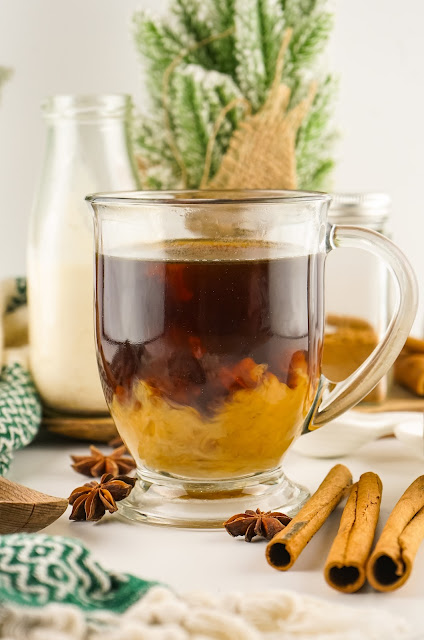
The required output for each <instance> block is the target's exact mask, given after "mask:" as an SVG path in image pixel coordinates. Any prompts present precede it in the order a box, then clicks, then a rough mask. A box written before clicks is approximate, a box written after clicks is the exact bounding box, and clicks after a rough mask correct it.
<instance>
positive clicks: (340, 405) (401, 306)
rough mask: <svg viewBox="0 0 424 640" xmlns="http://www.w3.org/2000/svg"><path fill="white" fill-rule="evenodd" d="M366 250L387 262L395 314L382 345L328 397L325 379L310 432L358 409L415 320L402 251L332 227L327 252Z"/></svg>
mask: <svg viewBox="0 0 424 640" xmlns="http://www.w3.org/2000/svg"><path fill="white" fill-rule="evenodd" d="M344 247H349V248H354V249H365V250H366V251H369V252H370V253H373V254H374V255H376V256H379V257H380V258H382V259H383V260H384V262H385V263H386V265H387V266H388V268H389V270H390V272H391V275H392V278H393V280H394V281H395V283H396V294H397V295H396V303H395V310H394V313H393V316H392V319H391V321H390V324H389V326H388V328H387V331H386V333H385V334H384V336H383V337H382V339H381V341H380V342H379V344H378V345H377V346H376V347H375V349H374V351H373V352H372V353H371V354H370V355H369V356H368V358H367V359H366V360H365V362H363V363H362V364H361V366H360V367H358V369H356V370H355V371H354V372H353V373H352V374H351V375H350V376H349V377H347V378H346V379H345V380H342V381H341V382H337V383H336V384H335V385H334V388H333V389H332V390H331V391H330V392H328V393H327V389H328V385H329V384H330V381H329V380H327V379H326V378H325V377H324V376H322V379H323V383H324V384H323V389H324V391H323V394H322V399H321V402H320V403H319V406H318V410H317V411H316V413H315V416H314V417H313V420H312V425H311V426H310V429H313V428H314V427H319V426H321V425H323V424H325V423H326V422H329V421H330V420H333V419H334V418H337V416H339V415H340V414H342V413H344V412H345V411H346V410H347V409H350V408H351V407H353V406H354V405H356V404H357V403H358V402H359V401H360V400H362V398H364V397H365V396H366V395H368V393H369V392H370V391H372V389H373V388H374V387H375V386H376V385H377V383H378V382H379V381H380V380H381V378H382V377H383V376H384V374H385V373H387V371H388V370H389V368H390V367H391V366H392V364H393V363H394V361H395V360H396V358H397V356H398V354H399V352H400V351H401V349H402V347H403V345H404V344H405V341H406V339H407V337H408V335H409V332H410V330H411V327H412V324H413V322H414V319H415V314H416V309H417V301H418V287H417V281H416V277H415V274H414V272H413V270H412V267H411V265H410V264H409V262H408V260H407V259H406V257H405V256H404V254H403V253H402V251H401V250H400V249H399V248H398V247H397V246H396V245H395V244H394V243H393V242H391V240H389V239H388V238H386V237H385V236H383V235H381V234H380V233H377V232H376V231H372V230H370V229H365V228H363V227H355V226H351V225H330V226H329V228H328V232H327V248H328V251H331V250H333V249H338V248H344Z"/></svg>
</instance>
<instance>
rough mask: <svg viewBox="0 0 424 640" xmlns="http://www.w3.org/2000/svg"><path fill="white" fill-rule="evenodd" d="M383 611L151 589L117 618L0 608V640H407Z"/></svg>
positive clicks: (269, 596)
mask: <svg viewBox="0 0 424 640" xmlns="http://www.w3.org/2000/svg"><path fill="white" fill-rule="evenodd" d="M412 637H414V638H415V637H416V638H419V637H420V636H419V635H417V636H414V634H413V632H412V630H411V629H410V628H409V626H408V624H407V623H406V622H405V621H404V620H402V619H399V618H397V617H395V616H393V615H392V614H390V613H389V612H388V611H387V609H383V608H381V609H379V610H376V609H358V608H356V607H347V606H342V605H338V604H334V603H330V602H326V601H324V600H319V599H317V598H313V597H310V596H304V595H299V594H296V593H293V592H288V591H268V592H265V593H263V592H262V593H257V594H254V593H253V594H241V593H225V594H223V595H221V596H213V595H211V594H207V593H204V592H203V593H193V594H186V595H184V596H178V595H176V594H174V593H173V592H172V591H170V590H169V589H166V588H164V587H154V588H152V589H151V590H150V591H149V592H148V593H147V595H145V596H144V597H143V598H142V599H141V600H139V601H138V602H137V603H136V604H135V605H133V606H132V607H131V608H130V609H128V611H127V612H126V613H124V614H123V615H116V614H109V613H105V612H101V613H95V614H91V615H90V616H89V619H88V620H87V618H86V617H85V616H84V614H83V613H82V612H81V611H80V609H78V608H76V607H73V606H70V605H59V604H50V605H48V606H46V607H44V608H42V609H22V608H18V607H10V606H9V605H8V606H5V607H2V608H1V609H0V638H2V639H3V640H410V638H412Z"/></svg>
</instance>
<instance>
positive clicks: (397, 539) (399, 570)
mask: <svg viewBox="0 0 424 640" xmlns="http://www.w3.org/2000/svg"><path fill="white" fill-rule="evenodd" d="M423 538H424V476H420V477H419V478H417V479H416V480H415V481H414V482H413V483H412V484H411V485H410V486H409V487H408V489H407V490H406V491H405V493H404V494H403V496H402V497H401V498H400V500H399V502H398V503H397V504H396V506H395V508H394V509H393V511H392V513H391V514H390V516H389V519H388V520H387V522H386V525H385V527H384V529H383V531H382V533H381V536H380V539H379V540H378V542H377V545H376V547H375V549H374V551H373V553H372V554H371V557H370V559H369V561H368V565H367V578H368V581H369V583H370V584H371V586H373V587H374V589H377V590H378V591H393V590H394V589H398V588H399V587H401V586H402V585H403V584H405V582H406V581H407V580H408V578H409V576H410V575H411V571H412V566H413V563H414V558H415V556H416V553H417V551H418V548H419V546H420V544H421V542H422V540H423Z"/></svg>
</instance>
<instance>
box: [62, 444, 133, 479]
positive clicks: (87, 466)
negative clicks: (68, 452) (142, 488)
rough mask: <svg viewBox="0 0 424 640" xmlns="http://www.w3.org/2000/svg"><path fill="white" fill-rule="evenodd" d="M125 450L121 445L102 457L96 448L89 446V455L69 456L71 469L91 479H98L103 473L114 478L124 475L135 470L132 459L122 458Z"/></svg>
mask: <svg viewBox="0 0 424 640" xmlns="http://www.w3.org/2000/svg"><path fill="white" fill-rule="evenodd" d="M126 450H127V449H126V446H125V445H122V446H121V447H118V448H117V449H115V451H112V453H108V454H106V455H104V454H103V453H102V452H101V451H99V449H97V447H95V446H94V445H91V446H90V452H91V455H89V456H71V458H72V460H73V461H74V464H73V465H72V468H73V469H75V471H78V473H82V474H83V475H84V476H93V478H96V477H99V476H101V475H102V474H103V473H111V474H112V475H114V476H117V475H119V474H124V475H125V474H127V473H129V472H130V471H131V470H132V469H135V462H134V459H133V458H131V457H130V456H124V453H125V452H126Z"/></svg>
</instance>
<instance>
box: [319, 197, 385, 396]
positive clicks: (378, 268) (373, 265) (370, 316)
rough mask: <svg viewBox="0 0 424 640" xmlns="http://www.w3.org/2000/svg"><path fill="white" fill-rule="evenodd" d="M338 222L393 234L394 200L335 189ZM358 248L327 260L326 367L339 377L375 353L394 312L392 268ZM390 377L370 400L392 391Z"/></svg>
mask: <svg viewBox="0 0 424 640" xmlns="http://www.w3.org/2000/svg"><path fill="white" fill-rule="evenodd" d="M332 197H333V201H332V204H331V208H330V211H329V216H328V218H329V222H330V223H332V224H343V225H360V226H362V227H367V228H368V229H372V230H373V231H378V232H379V233H382V234H383V235H386V236H387V235H389V229H388V225H389V216H390V209H391V200H390V197H389V196H388V195H387V194H384V193H363V194H360V193H340V194H333V195H332ZM361 253H362V256H361V259H360V260H358V250H357V249H345V250H344V251H337V252H332V253H331V254H330V255H329V256H328V260H327V265H326V277H327V288H326V298H325V304H326V330H325V338H324V353H323V372H324V374H325V375H326V376H327V377H328V378H329V379H330V380H333V381H334V382H339V381H340V380H343V379H344V378H345V377H346V376H347V375H350V374H351V373H352V372H353V371H354V370H355V369H357V367H358V366H359V365H360V364H361V363H362V362H363V361H364V360H365V359H366V358H367V357H368V356H369V355H370V353H371V352H372V351H373V349H374V348H375V346H376V345H377V344H378V342H379V341H380V340H381V337H382V336H383V334H384V333H385V331H386V329H387V326H388V323H389V317H390V295H389V293H390V291H389V280H390V279H389V272H388V270H387V267H386V266H385V264H384V263H383V261H382V260H381V259H380V258H378V257H377V256H375V255H372V254H370V253H367V252H365V251H361ZM387 388H388V380H387V376H385V377H384V378H383V379H382V380H381V381H380V382H379V384H378V385H377V387H375V389H374V390H373V391H372V392H371V393H370V394H369V395H368V396H367V397H366V398H365V399H364V402H382V401H383V400H384V399H385V398H386V396H387Z"/></svg>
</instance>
